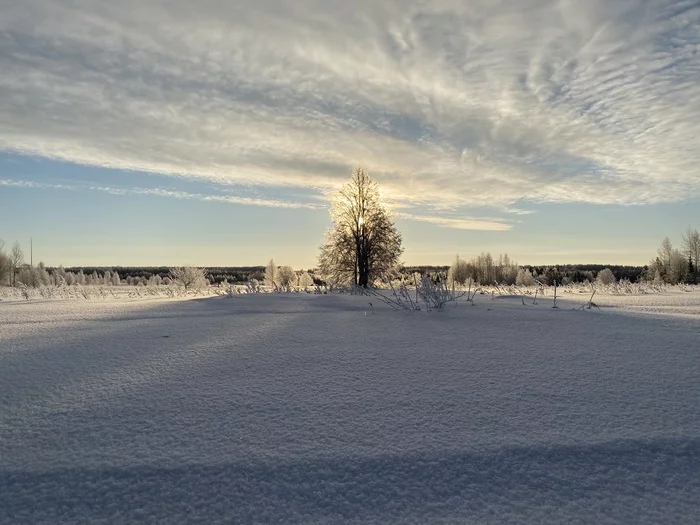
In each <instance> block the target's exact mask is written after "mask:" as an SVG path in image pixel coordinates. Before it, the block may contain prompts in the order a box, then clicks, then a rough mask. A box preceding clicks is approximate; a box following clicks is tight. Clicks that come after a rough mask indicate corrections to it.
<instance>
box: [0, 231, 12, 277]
mask: <svg viewBox="0 0 700 525" xmlns="http://www.w3.org/2000/svg"><path fill="white" fill-rule="evenodd" d="M4 246H5V242H4V241H3V240H2V239H0V286H2V285H3V284H4V283H5V282H6V281H8V279H9V277H10V275H11V270H10V258H9V256H8V255H7V254H6V253H5V252H4V251H3V250H2V249H3V247H4Z"/></svg>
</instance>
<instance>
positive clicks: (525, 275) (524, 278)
mask: <svg viewBox="0 0 700 525" xmlns="http://www.w3.org/2000/svg"><path fill="white" fill-rule="evenodd" d="M515 284H517V285H518V286H532V285H534V284H535V278H534V277H533V276H532V272H530V270H528V269H527V268H521V269H520V270H518V275H517V276H516V278H515Z"/></svg>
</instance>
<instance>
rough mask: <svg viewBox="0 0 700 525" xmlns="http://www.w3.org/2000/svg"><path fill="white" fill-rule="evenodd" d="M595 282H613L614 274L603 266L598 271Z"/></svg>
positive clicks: (607, 283) (606, 283)
mask: <svg viewBox="0 0 700 525" xmlns="http://www.w3.org/2000/svg"><path fill="white" fill-rule="evenodd" d="M596 282H597V283H598V284H602V285H609V284H615V275H614V274H613V273H612V270H611V269H610V268H605V269H604V270H601V271H599V272H598V276H597V277H596Z"/></svg>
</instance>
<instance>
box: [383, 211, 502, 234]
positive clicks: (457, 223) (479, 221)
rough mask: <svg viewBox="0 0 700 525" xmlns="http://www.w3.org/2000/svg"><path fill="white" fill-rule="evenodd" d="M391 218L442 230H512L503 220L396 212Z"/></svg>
mask: <svg viewBox="0 0 700 525" xmlns="http://www.w3.org/2000/svg"><path fill="white" fill-rule="evenodd" d="M393 216H394V217H395V218H397V219H405V220H409V221H418V222H427V223H429V224H435V225H437V226H440V227H442V228H454V229H457V230H483V231H507V230H510V229H512V228H513V225H512V224H508V223H507V222H505V221H504V220H503V219H488V218H481V217H479V218H477V217H460V218H449V217H440V216H436V215H416V214H413V213H403V212H396V213H394V214H393Z"/></svg>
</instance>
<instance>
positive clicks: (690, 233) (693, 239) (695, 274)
mask: <svg viewBox="0 0 700 525" xmlns="http://www.w3.org/2000/svg"><path fill="white" fill-rule="evenodd" d="M683 251H684V252H685V253H684V255H685V256H686V257H687V258H688V270H689V274H690V275H689V277H690V278H691V279H692V280H693V282H700V233H699V232H698V230H695V229H692V228H688V230H687V231H686V232H685V234H684V235H683Z"/></svg>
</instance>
